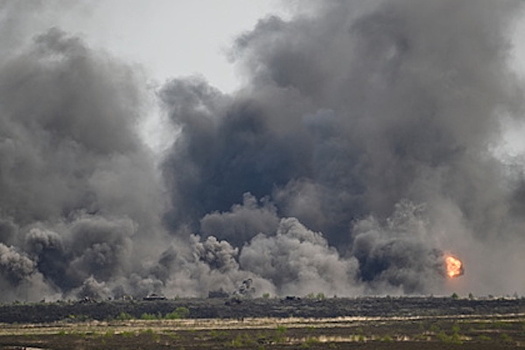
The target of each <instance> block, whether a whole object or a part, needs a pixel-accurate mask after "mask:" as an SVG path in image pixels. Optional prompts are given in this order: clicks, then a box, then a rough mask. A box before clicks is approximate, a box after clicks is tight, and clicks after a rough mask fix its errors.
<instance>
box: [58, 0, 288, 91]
mask: <svg viewBox="0 0 525 350" xmlns="http://www.w3.org/2000/svg"><path fill="white" fill-rule="evenodd" d="M95 3H96V5H94V6H89V8H85V7H82V6H80V7H77V8H76V9H75V10H74V11H73V13H68V14H67V15H66V16H64V17H62V18H60V19H59V23H60V26H61V27H63V28H65V29H67V30H68V31H71V32H73V33H79V34H80V36H82V37H84V38H85V40H86V41H87V42H88V43H89V44H90V45H93V46H94V47H101V48H104V49H105V50H107V51H109V52H110V53H112V54H114V55H116V56H118V57H122V58H125V59H126V60H129V61H131V62H135V63H137V64H139V65H141V66H142V67H143V68H144V69H145V70H146V73H147V76H148V77H150V78H151V79H152V80H155V81H157V82H159V83H163V82H165V81H166V80H167V79H169V78H173V77H177V76H185V75H193V74H199V75H202V76H204V77H205V78H206V79H207V80H208V81H210V82H211V83H212V84H213V85H214V86H216V87H218V88H219V89H221V90H223V91H226V92H229V91H232V90H233V89H235V88H237V87H238V85H239V77H238V76H237V75H236V73H235V70H234V67H233V66H232V64H231V62H229V60H228V51H229V50H230V48H231V46H232V43H233V41H234V40H235V38H236V37H237V36H238V35H240V34H241V33H243V32H245V31H247V30H250V29H252V28H253V27H254V26H255V24H256V23H257V21H258V20H259V19H261V18H264V17H266V16H268V15H270V14H277V15H285V12H286V11H285V9H284V8H283V7H282V6H280V2H279V1H277V0H254V1H242V0H225V1H213V0H201V1H185V0H174V1H170V0H156V1H153V2H149V1H143V0H130V1H125V0H103V1H97V2H95Z"/></svg>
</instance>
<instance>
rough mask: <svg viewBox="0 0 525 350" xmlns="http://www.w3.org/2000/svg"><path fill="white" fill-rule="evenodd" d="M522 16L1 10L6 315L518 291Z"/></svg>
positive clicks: (338, 9) (68, 4) (7, 3)
mask: <svg viewBox="0 0 525 350" xmlns="http://www.w3.org/2000/svg"><path fill="white" fill-rule="evenodd" d="M523 6H524V5H522V3H521V2H520V1H517V0H501V1H498V2H495V1H492V0H463V1H456V0H439V1H433V2H419V1H416V2H415V1H412V0H396V1H384V0H370V1H367V2H363V1H360V0H339V1H335V0H334V1H330V2H327V1H324V0H303V1H278V0H264V1H263V0H250V1H246V0H221V1H214V0H207V1H206V0H201V1H182V0H172V1H168V0H156V1H146V0H97V1H83V2H81V1H75V2H73V1H69V0H49V1H44V0H40V1H34V2H23V1H16V0H4V1H0V33H2V35H0V45H2V47H3V50H2V51H1V52H0V130H1V131H0V292H1V293H0V301H12V300H16V299H27V300H40V299H41V298H42V295H44V296H46V297H47V298H49V299H60V298H77V297H79V298H80V297H85V296H88V297H93V298H99V299H102V298H108V297H112V298H119V297H122V296H124V295H133V296H136V297H141V296H144V295H146V294H149V293H157V294H165V295H167V296H169V297H174V296H200V297H203V296H204V297H205V296H207V295H208V293H209V292H210V291H214V290H217V289H223V290H225V291H227V292H229V293H232V294H237V295H238V294H239V293H241V294H243V295H244V294H246V295H254V296H260V295H262V294H263V293H270V294H271V295H278V296H284V295H304V294H307V293H319V292H322V293H325V294H327V295H331V294H337V295H338V296H355V295H385V294H390V295H392V294H396V295H398V294H416V295H420V294H451V293H452V292H459V293H462V294H465V295H466V294H467V293H469V292H472V293H474V294H479V295H487V294H513V293H514V292H516V293H518V294H520V295H523V294H525V284H524V283H525V282H524V280H523V278H522V271H523V269H524V268H525V265H524V264H525V261H524V260H523V258H522V252H523V249H525V235H524V231H523V227H525V176H524V174H525V157H524V153H523V151H524V150H525V146H524V145H525V142H524V141H523V137H522V131H523V130H524V128H523V125H524V121H525V114H524V113H525V103H524V102H523V100H524V99H523V91H524V89H523V86H524V85H523V82H524V78H525V44H524V42H525V40H521V39H522V38H525V24H524V23H525V20H524V19H523V18H525V16H524V12H523V11H524V9H523ZM272 15H274V16H272ZM447 255H455V256H457V257H460V258H461V259H462V260H463V261H464V263H465V274H464V275H463V276H461V277H460V278H457V279H454V280H452V279H448V278H446V271H444V268H445V260H446V257H447ZM502 270H505V271H506V273H505V274H502V273H500V272H501V271H502Z"/></svg>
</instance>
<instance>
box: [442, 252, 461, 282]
mask: <svg viewBox="0 0 525 350" xmlns="http://www.w3.org/2000/svg"><path fill="white" fill-rule="evenodd" d="M445 265H446V268H447V276H448V277H450V278H456V277H459V276H461V275H462V274H463V272H464V271H463V263H462V262H461V260H459V259H458V258H456V257H453V256H452V255H447V256H446V257H445Z"/></svg>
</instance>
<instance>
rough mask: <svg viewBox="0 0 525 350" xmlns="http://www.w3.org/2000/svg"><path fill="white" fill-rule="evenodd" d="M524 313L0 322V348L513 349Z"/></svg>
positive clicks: (520, 341)
mask: <svg viewBox="0 0 525 350" xmlns="http://www.w3.org/2000/svg"><path fill="white" fill-rule="evenodd" d="M524 347H525V314H508V315H482V316H479V315H478V316H476V315H468V316H465V315H456V316H414V317H339V318H246V319H224V320H221V319H192V320H127V321H90V322H68V321H61V322H53V323H45V324H2V325H0V349H17V350H18V349H27V350H30V349H33V350H35V349H55V350H61V349H64V350H65V349H85V350H91V349H143V350H149V349H181V350H182V349H187V350H189V349H260V350H262V349H422V348H424V349H487V350H488V349H520V348H524Z"/></svg>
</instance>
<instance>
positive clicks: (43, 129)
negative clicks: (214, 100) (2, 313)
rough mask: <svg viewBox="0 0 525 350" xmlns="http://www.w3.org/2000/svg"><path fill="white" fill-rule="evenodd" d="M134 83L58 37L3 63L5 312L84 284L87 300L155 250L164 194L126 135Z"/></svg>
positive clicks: (49, 35)
mask: <svg viewBox="0 0 525 350" xmlns="http://www.w3.org/2000/svg"><path fill="white" fill-rule="evenodd" d="M5 6H6V7H5V8H3V9H2V10H3V11H7V12H6V13H4V14H6V15H7V14H9V9H10V7H13V6H14V7H15V8H17V7H16V5H14V4H13V3H9V2H8V3H7V4H6V5H5ZM35 6H36V5H35ZM22 7H23V6H22ZM29 7H31V6H29ZM31 10H35V9H31ZM26 15H28V14H26ZM20 16H21V17H23V16H22V15H20ZM28 16H29V15H28ZM29 17H30V16H29ZM20 27H23V26H22V25H20ZM19 29H20V28H19ZM20 30H21V29H20ZM135 79H136V76H135V73H134V72H133V71H132V70H131V69H130V68H129V67H128V66H126V65H124V64H122V63H120V62H118V61H116V60H114V59H113V58H111V57H109V56H107V55H106V54H104V53H102V52H97V51H94V50H91V49H89V48H88V47H86V46H85V45H84V44H83V42H82V41H81V40H80V39H78V38H75V37H71V36H69V35H67V34H66V33H63V32H62V31H60V30H59V29H56V28H52V29H50V30H48V31H47V32H45V33H43V34H39V35H36V36H35V37H34V39H33V41H32V42H31V43H30V44H28V45H26V46H24V45H22V46H21V47H18V48H17V49H16V50H15V49H13V50H11V51H10V50H7V51H3V53H2V57H1V60H0V129H1V132H0V193H1V196H0V247H1V251H0V262H1V263H0V288H1V290H2V300H12V299H14V298H22V299H32V300H34V299H36V298H42V297H46V296H47V297H52V298H56V297H67V296H68V295H69V293H72V295H74V294H75V293H74V292H73V291H74V290H75V289H77V288H81V287H82V285H83V284H84V283H91V282H92V283H91V284H90V288H91V289H90V290H91V291H93V290H94V289H95V287H96V286H97V285H98V286H104V284H106V283H108V284H111V283H112V282H114V281H115V280H116V279H118V278H120V277H121V276H127V275H128V274H129V273H130V272H131V271H140V269H141V266H140V265H139V263H138V262H137V261H134V260H132V259H131V256H134V257H135V258H137V257H144V255H145V254H146V252H147V251H148V249H150V248H154V247H157V246H158V245H161V244H162V242H161V239H162V235H163V234H162V232H163V230H162V228H161V225H160V215H161V214H162V212H163V208H164V201H163V199H162V197H161V196H160V194H161V188H162V187H161V186H160V184H159V182H158V180H157V179H158V176H156V174H155V172H154V167H153V161H152V159H151V155H150V154H149V153H148V151H147V149H146V148H145V147H144V146H143V145H142V143H141V141H140V139H139V137H138V136H137V134H136V131H135V123H136V122H137V121H138V118H139V116H140V113H141V111H142V107H141V103H142V102H141V101H142V100H143V97H142V95H143V90H142V88H141V87H140V85H138V83H137V81H136V80H135ZM146 242H148V243H147V245H146V244H144V243H146ZM90 281H91V282H90ZM104 288H108V289H109V287H106V286H104ZM130 292H131V291H128V293H130Z"/></svg>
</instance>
